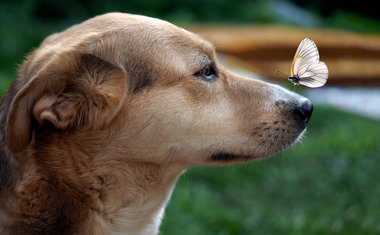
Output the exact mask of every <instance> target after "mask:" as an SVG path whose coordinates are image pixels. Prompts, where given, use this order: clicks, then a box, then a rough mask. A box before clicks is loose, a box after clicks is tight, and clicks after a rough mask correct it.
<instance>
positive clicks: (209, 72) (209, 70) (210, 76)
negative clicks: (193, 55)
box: [194, 64, 217, 80]
mask: <svg viewBox="0 0 380 235" xmlns="http://www.w3.org/2000/svg"><path fill="white" fill-rule="evenodd" d="M194 76H198V77H202V78H203V79H205V80H214V79H215V78H216V77H217V74H216V69H215V65H213V64H209V65H207V66H205V67H204V68H202V69H201V70H199V71H198V72H196V73H195V74H194Z"/></svg>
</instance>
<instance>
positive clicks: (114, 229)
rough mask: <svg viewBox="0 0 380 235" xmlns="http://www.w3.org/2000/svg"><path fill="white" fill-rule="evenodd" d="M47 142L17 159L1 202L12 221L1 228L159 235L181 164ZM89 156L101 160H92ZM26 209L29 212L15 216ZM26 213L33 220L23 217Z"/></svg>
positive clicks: (180, 171) (77, 144) (77, 145)
mask: <svg viewBox="0 0 380 235" xmlns="http://www.w3.org/2000/svg"><path fill="white" fill-rule="evenodd" d="M62 139H65V138H62ZM51 143H54V145H55V146H57V147H56V148H55V147H53V146H48V147H46V149H44V150H43V151H41V152H42V153H43V154H44V155H43V156H42V155H39V153H40V152H36V151H32V150H30V151H27V153H28V154H27V155H28V156H21V157H20V158H18V159H19V165H20V167H19V171H20V174H19V175H20V177H19V178H18V179H17V181H18V182H17V183H16V184H15V185H18V186H17V188H14V189H13V191H14V194H15V195H10V196H11V197H8V198H9V199H7V200H5V201H1V204H2V205H1V207H2V208H3V209H4V207H6V210H12V214H15V215H16V217H15V218H12V220H13V221H16V222H15V223H13V222H12V226H11V227H12V228H9V229H8V228H5V227H4V226H3V225H0V228H2V229H3V230H4V231H10V232H12V233H13V232H15V233H23V232H27V231H30V232H36V233H38V232H39V231H40V230H41V231H50V230H51V232H52V233H54V231H55V232H56V231H61V232H62V231H66V232H67V233H75V232H78V231H79V233H80V234H158V230H159V225H160V222H161V218H162V216H163V213H164V209H165V206H166V204H167V202H168V200H169V198H170V196H171V193H172V191H173V188H174V184H175V182H176V180H177V179H178V177H179V176H180V175H181V173H182V172H183V171H184V169H185V168H186V167H184V166H183V165H181V164H174V163H173V162H171V163H167V164H162V163H161V164H158V163H152V162H144V161H137V160H120V161H115V160H110V159H115V157H108V156H103V157H102V156H99V154H101V151H98V150H96V149H93V150H92V151H90V150H86V151H84V150H83V148H81V143H80V142H79V141H78V142H76V141H70V142H62V141H61V140H58V139H57V140H55V141H53V142H51ZM56 143H58V144H56ZM73 143H74V144H73ZM31 149H35V147H33V148H31ZM48 150H49V151H48ZM94 154H98V156H97V157H96V159H103V160H102V161H95V160H94V159H95V158H94V157H93V156H94ZM53 155H54V157H52V156H53ZM57 155H59V157H57ZM124 159H129V158H128V157H127V156H126V157H125V158H124ZM144 159H147V158H144ZM6 204H8V206H4V205H6ZM10 205H13V206H10ZM26 207H28V208H26ZM29 207H30V208H29ZM25 210H28V213H29V214H28V215H26V216H25V215H24V218H23V219H18V216H17V214H20V215H21V213H23V212H24V211H25ZM29 215H30V218H33V220H32V219H30V220H28V219H27V218H26V217H27V216H29ZM0 222H1V221H0ZM8 222H9V223H10V221H3V222H2V223H3V224H4V223H8ZM15 225H16V226H15ZM14 229H16V230H14ZM39 229H40V230H39ZM49 229H50V230H49ZM74 231H75V232H74Z"/></svg>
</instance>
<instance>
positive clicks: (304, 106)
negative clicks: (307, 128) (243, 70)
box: [294, 99, 313, 125]
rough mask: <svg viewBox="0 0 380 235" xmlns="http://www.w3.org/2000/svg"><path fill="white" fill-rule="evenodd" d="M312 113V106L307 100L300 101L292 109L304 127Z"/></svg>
mask: <svg viewBox="0 0 380 235" xmlns="http://www.w3.org/2000/svg"><path fill="white" fill-rule="evenodd" d="M312 113H313V104H312V103H311V101H310V100H308V99H306V100H303V101H301V102H300V103H299V104H298V105H297V106H296V107H295V109H294V115H295V116H296V117H297V118H299V119H300V120H301V121H302V122H303V123H304V124H305V125H306V124H307V123H308V122H309V120H310V117H311V114H312Z"/></svg>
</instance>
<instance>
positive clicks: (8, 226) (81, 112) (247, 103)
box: [0, 13, 308, 234]
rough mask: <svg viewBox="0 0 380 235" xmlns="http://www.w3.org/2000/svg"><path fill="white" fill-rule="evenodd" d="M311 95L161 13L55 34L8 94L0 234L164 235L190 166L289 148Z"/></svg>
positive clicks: (1, 104) (110, 18)
mask: <svg viewBox="0 0 380 235" xmlns="http://www.w3.org/2000/svg"><path fill="white" fill-rule="evenodd" d="M304 102H308V101H307V100H306V99H305V98H303V97H301V96H299V95H296V94H294V93H292V92H289V91H287V90H285V89H283V88H281V87H279V86H276V85H271V84H268V83H265V82H261V81H257V80H253V79H248V78H244V77H241V76H238V75H236V74H233V73H231V72H230V71H228V70H226V69H225V68H223V66H222V65H220V63H219V62H218V61H217V58H216V56H215V50H214V47H213V46H212V45H211V44H210V43H209V42H207V41H205V40H203V39H202V38H200V37H199V36H197V35H195V34H193V33H190V32H188V31H186V30H184V29H181V28H178V27H176V26H174V25H172V24H170V23H168V22H165V21H162V20H158V19H154V18H149V17H144V16H138V15H130V14H122V13H109V14H105V15H101V16H97V17H95V18H92V19H90V20H87V21H85V22H83V23H81V24H78V25H75V26H73V27H71V28H69V29H67V30H66V31H63V32H61V33H56V34H53V35H51V36H49V37H47V38H46V39H45V40H44V41H43V42H42V44H41V45H40V46H39V47H38V48H37V49H35V50H34V51H33V52H32V53H31V54H30V55H29V56H27V58H26V60H25V61H24V62H23V64H22V66H21V67H20V70H19V73H18V75H17V77H16V79H15V81H14V82H13V83H12V85H11V86H10V88H9V90H8V91H7V92H6V93H5V95H4V96H3V97H2V99H1V101H0V110H1V114H0V137H1V142H0V171H1V172H0V187H1V188H0V233H1V234H157V233H158V231H159V225H160V221H161V218H162V216H163V212H164V208H165V205H166V204H167V202H168V200H169V198H170V195H171V192H172V190H173V187H174V184H175V182H176V180H177V179H178V177H179V176H180V175H181V173H182V172H183V171H184V170H185V169H186V168H188V167H190V166H193V165H226V164H235V163H240V162H247V161H250V160H254V159H261V158H265V157H267V156H270V155H273V154H275V153H278V152H280V151H282V150H284V149H285V148H287V147H288V146H290V145H291V144H292V143H293V142H294V141H295V140H296V139H297V138H299V136H301V135H302V133H303V131H304V130H305V128H306V123H307V121H305V120H300V118H299V116H297V115H296V114H295V113H296V112H295V110H297V108H298V107H299V106H300V104H302V103H304Z"/></svg>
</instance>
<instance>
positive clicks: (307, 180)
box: [161, 106, 380, 235]
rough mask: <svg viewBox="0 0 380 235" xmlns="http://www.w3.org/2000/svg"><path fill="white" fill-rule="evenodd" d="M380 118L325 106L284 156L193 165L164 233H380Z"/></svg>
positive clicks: (170, 207) (179, 187) (169, 212)
mask: <svg viewBox="0 0 380 235" xmlns="http://www.w3.org/2000/svg"><path fill="white" fill-rule="evenodd" d="M379 182H380V122H378V121H374V120H370V119H367V118H363V117H360V116H356V115H353V114H347V113H344V112H340V111H337V110H335V109H332V108H329V107H323V106H317V107H316V108H315V111H314V114H313V117H312V120H311V122H310V125H309V128H308V132H307V134H306V137H305V138H304V139H303V141H302V143H299V144H297V145H296V146H294V147H293V148H291V149H289V150H288V151H286V152H285V153H282V154H281V155H278V156H275V157H274V158H271V159H268V160H263V161H259V162H251V163H248V164H242V165H236V166H228V167H193V168H191V169H189V170H188V171H187V172H186V173H185V174H184V175H183V176H182V177H181V179H180V180H179V182H178V184H177V186H176V189H175V191H174V193H173V197H172V199H171V202H170V204H169V205H168V208H167V210H166V216H165V219H164V221H163V225H162V227H161V234H163V235H169V234H181V235H186V234H189V235H190V234H292V235H294V234H380V223H379V222H380V210H379V208H380V184H379Z"/></svg>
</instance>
